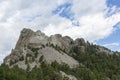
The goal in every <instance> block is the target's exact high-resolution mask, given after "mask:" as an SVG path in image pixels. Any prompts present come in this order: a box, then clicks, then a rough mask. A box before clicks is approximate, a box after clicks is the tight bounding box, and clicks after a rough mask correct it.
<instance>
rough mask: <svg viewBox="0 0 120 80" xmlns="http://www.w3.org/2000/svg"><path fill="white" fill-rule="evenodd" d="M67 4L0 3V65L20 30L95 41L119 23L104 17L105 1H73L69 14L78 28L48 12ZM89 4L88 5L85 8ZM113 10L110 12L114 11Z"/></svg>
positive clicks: (53, 0) (39, 0)
mask: <svg viewBox="0 0 120 80" xmlns="http://www.w3.org/2000/svg"><path fill="white" fill-rule="evenodd" d="M67 1H69V0H35V1H33V0H27V1H25V0H4V1H3V0H1V1H0V27H1V28H0V37H1V38H0V50H1V51H0V61H1V60H2V59H3V58H4V57H5V56H6V55H7V54H9V53H10V50H11V49H12V48H14V46H15V43H16V41H17V39H18V37H19V32H20V30H21V29H22V28H24V27H28V28H32V29H33V30H36V29H41V30H42V31H43V32H45V33H46V34H48V35H51V34H55V33H60V34H63V35H69V36H71V37H72V38H74V39H75V38H77V37H83V38H85V39H86V40H89V41H96V40H99V39H103V38H104V37H107V36H109V35H110V34H111V33H112V32H113V31H114V28H113V26H114V25H115V24H116V23H118V22H119V21H120V13H119V12H117V13H116V14H114V15H112V16H110V17H106V16H105V14H106V11H105V9H106V10H107V9H108V8H107V6H106V0H91V1H90V0H73V6H72V10H71V11H72V12H73V13H74V14H75V16H74V17H75V19H76V20H78V21H79V23H80V26H79V27H76V26H74V25H72V22H71V21H70V20H69V19H66V18H63V17H60V16H59V15H57V14H56V15H53V14H52V11H53V10H55V9H56V8H57V7H58V6H59V5H61V4H64V3H65V2H67ZM88 3H89V4H88ZM116 10H117V9H116V8H113V11H116Z"/></svg>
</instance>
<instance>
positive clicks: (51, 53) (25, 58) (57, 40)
mask: <svg viewBox="0 0 120 80" xmlns="http://www.w3.org/2000/svg"><path fill="white" fill-rule="evenodd" d="M90 45H91V44H90V43H89V42H85V40H84V39H83V38H78V39H76V40H73V39H72V38H70V37H68V36H62V35H60V34H55V35H51V36H50V37H48V36H46V35H45V34H44V33H42V32H41V31H36V32H34V31H32V30H31V29H26V28H24V29H23V30H22V31H21V35H20V37H19V40H18V42H17V44H16V47H15V49H13V50H12V52H11V54H10V55H8V56H7V57H6V58H5V59H4V63H5V64H7V65H9V66H10V67H13V66H15V65H18V67H19V68H22V69H26V68H27V66H28V65H29V66H30V68H31V69H32V68H33V67H35V66H38V67H39V66H40V65H41V62H42V61H45V62H47V63H48V64H51V63H52V62H54V61H57V62H58V63H60V64H63V63H65V64H68V65H69V66H70V67H71V68H74V67H76V66H78V65H80V63H79V62H78V61H77V60H75V59H74V58H73V57H72V56H74V55H76V54H77V53H82V54H84V53H85V51H86V50H87V49H88V48H89V47H90ZM96 47H97V49H96V51H97V52H98V53H103V52H104V53H106V54H108V55H112V54H113V52H111V51H109V50H107V49H105V48H104V47H100V46H96Z"/></svg>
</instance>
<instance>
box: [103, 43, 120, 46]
mask: <svg viewBox="0 0 120 80" xmlns="http://www.w3.org/2000/svg"><path fill="white" fill-rule="evenodd" d="M103 46H105V47H109V46H120V43H109V44H103Z"/></svg>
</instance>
